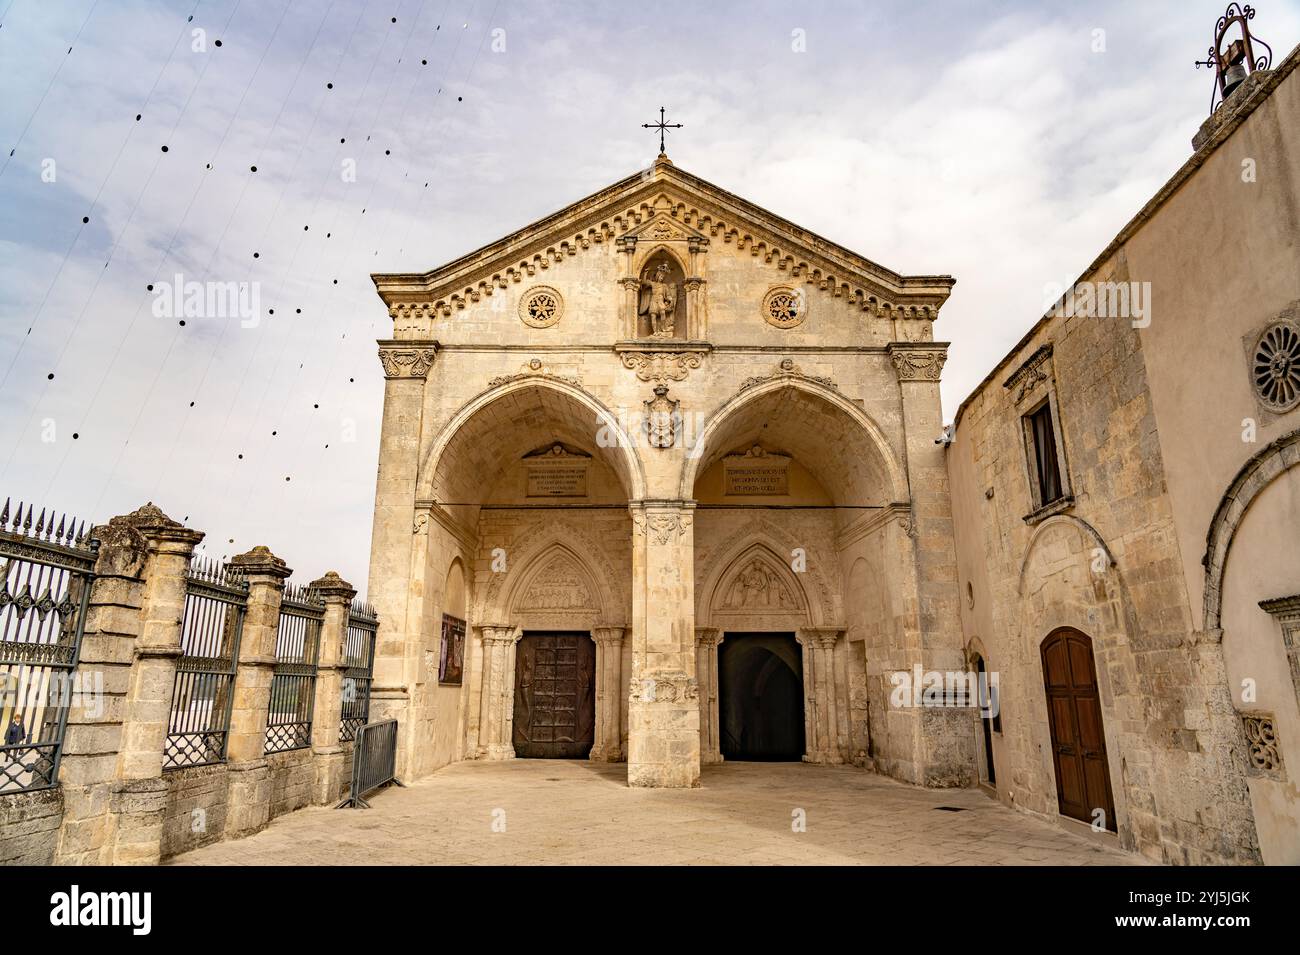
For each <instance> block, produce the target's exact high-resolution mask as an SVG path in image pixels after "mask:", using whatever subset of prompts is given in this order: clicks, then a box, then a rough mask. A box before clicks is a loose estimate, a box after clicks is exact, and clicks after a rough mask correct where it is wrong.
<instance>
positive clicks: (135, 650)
mask: <svg viewBox="0 0 1300 955" xmlns="http://www.w3.org/2000/svg"><path fill="white" fill-rule="evenodd" d="M93 534H94V536H95V537H97V538H98V539H99V540H100V541H101V542H102V547H101V550H100V553H99V558H98V560H97V562H96V565H95V572H96V574H98V575H100V576H99V577H98V578H97V579H96V580H95V583H94V585H93V586H92V588H91V594H90V607H89V610H88V618H87V621H86V632H85V637H84V639H83V640H82V650H81V661H80V664H79V666H78V680H79V681H80V685H81V687H82V688H83V690H82V692H81V693H80V694H78V698H77V699H76V700H74V701H73V705H72V708H71V710H70V712H69V714H68V728H67V736H66V739H65V742H64V755H63V759H62V763H61V765H60V769H59V772H60V785H61V786H62V788H63V790H64V798H65V807H64V826H63V830H62V831H61V832H60V836H59V844H58V847H57V848H56V850H55V858H54V861H55V862H57V863H60V864H116V865H132V864H134V865H156V864H157V863H158V861H159V858H160V855H161V846H162V830H163V815H164V811H165V809H166V804H167V783H166V781H165V780H164V779H163V775H162V759H163V749H164V747H165V746H166V743H167V728H168V725H169V722H170V719H171V701H172V691H173V689H174V687H175V683H176V661H177V658H179V657H180V655H181V621H182V619H183V617H184V613H185V574H186V571H187V570H188V568H189V562H190V558H191V556H193V553H194V548H195V546H197V545H198V543H199V542H200V541H201V540H203V533H202V532H201V531H195V530H190V529H189V528H186V527H182V526H181V525H180V524H178V523H177V522H176V521H173V520H171V519H170V518H169V517H167V515H166V514H164V513H163V512H162V511H161V510H159V509H158V508H157V507H156V506H154V505H153V504H146V505H145V506H144V507H142V508H140V509H139V510H137V511H134V512H132V513H131V514H127V515H124V516H121V517H115V518H113V519H112V520H111V521H109V523H108V524H107V525H104V526H101V527H97V528H95V530H94V531H93ZM87 688H89V690H90V691H91V692H90V694H89V695H88V694H87V693H86V689H87ZM101 688H102V695H101V694H100V692H99V691H100V690H101Z"/></svg>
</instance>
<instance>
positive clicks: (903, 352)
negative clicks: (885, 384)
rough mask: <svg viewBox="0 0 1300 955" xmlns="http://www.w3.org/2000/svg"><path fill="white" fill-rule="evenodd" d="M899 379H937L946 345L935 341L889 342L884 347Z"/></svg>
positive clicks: (946, 357) (941, 367)
mask: <svg viewBox="0 0 1300 955" xmlns="http://www.w3.org/2000/svg"><path fill="white" fill-rule="evenodd" d="M885 351H886V353H887V354H888V355H889V360H890V362H892V363H893V365H894V374H896V375H897V376H898V380H899V381H938V380H939V375H940V373H941V372H942V371H943V365H944V362H945V361H947V360H948V346H947V345H945V344H943V343H935V342H891V343H890V344H889V345H887V346H886V347H885Z"/></svg>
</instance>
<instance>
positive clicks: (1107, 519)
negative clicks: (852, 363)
mask: <svg viewBox="0 0 1300 955" xmlns="http://www.w3.org/2000/svg"><path fill="white" fill-rule="evenodd" d="M1298 62H1300V56H1298V55H1297V52H1292V53H1291V55H1290V56H1288V57H1287V58H1286V59H1285V61H1284V62H1282V63H1281V64H1279V65H1278V66H1277V67H1276V69H1274V70H1272V71H1261V72H1258V73H1255V74H1254V75H1252V77H1251V78H1250V81H1249V82H1247V83H1245V84H1243V85H1242V87H1241V88H1240V89H1239V90H1238V91H1236V92H1235V93H1234V94H1233V95H1232V96H1231V97H1230V98H1229V100H1228V101H1227V102H1226V103H1225V104H1224V105H1223V106H1221V107H1220V108H1219V110H1218V111H1217V112H1216V113H1215V114H1214V116H1213V117H1212V119H1211V120H1210V121H1208V122H1207V123H1206V125H1205V127H1203V129H1202V131H1201V133H1200V135H1198V136H1197V138H1196V140H1195V146H1196V148H1195V152H1194V154H1193V155H1192V157H1191V158H1190V159H1189V160H1188V161H1187V162H1186V163H1185V164H1184V166H1183V167H1182V168H1181V169H1179V170H1178V172H1177V173H1175V175H1174V176H1173V178H1171V179H1170V180H1169V182H1168V183H1167V184H1166V185H1165V186H1164V187H1163V188H1162V189H1161V190H1160V191H1159V192H1158V193H1156V195H1155V196H1154V197H1153V198H1152V199H1151V201H1150V202H1148V203H1147V204H1146V206H1144V207H1143V208H1142V210H1141V211H1140V212H1138V214H1137V215H1136V216H1134V218H1133V219H1132V221H1131V222H1130V223H1129V224H1128V225H1127V226H1125V228H1124V229H1123V231H1121V232H1120V234H1119V235H1118V236H1116V238H1115V240H1114V241H1113V242H1111V244H1110V245H1109V246H1108V247H1107V248H1106V249H1105V250H1103V251H1102V253H1101V254H1100V255H1099V256H1098V257H1097V259H1096V260H1095V261H1094V262H1093V263H1092V265H1090V266H1089V267H1088V269H1087V270H1086V271H1085V272H1084V273H1083V275H1082V276H1080V279H1079V281H1078V283H1077V284H1076V286H1075V290H1082V291H1086V292H1089V293H1092V292H1095V293H1096V294H1095V296H1094V298H1093V303H1094V304H1093V305H1092V306H1091V307H1082V306H1086V305H1087V302H1086V301H1084V300H1083V297H1082V296H1080V295H1078V294H1077V292H1076V294H1075V295H1074V301H1073V303H1071V302H1062V303H1061V307H1058V308H1055V309H1053V310H1051V311H1050V312H1049V313H1048V315H1046V316H1045V317H1044V318H1043V319H1042V320H1040V321H1039V322H1038V323H1037V324H1036V325H1035V326H1034V327H1033V328H1032V329H1031V330H1030V331H1029V333H1028V334H1027V335H1026V336H1025V337H1024V339H1022V340H1021V342H1020V344H1019V345H1018V346H1017V347H1016V348H1015V349H1014V350H1013V351H1012V352H1011V353H1010V354H1009V355H1007V356H1006V358H1005V359H1003V361H1002V362H1001V363H1000V364H999V365H998V366H997V367H996V368H995V369H993V371H992V372H990V374H989V376H988V377H987V378H986V379H985V381H984V382H983V384H981V385H980V386H979V387H978V388H977V389H976V390H975V392H974V393H973V394H972V395H971V396H970V397H969V398H967V399H966V400H965V401H964V402H963V403H962V405H961V407H960V409H959V410H958V412H957V416H956V428H955V438H954V440H953V443H952V445H951V446H950V447H949V449H948V468H949V475H950V480H951V483H952V501H953V512H954V521H955V525H956V540H957V561H958V577H959V582H960V587H961V590H962V598H963V599H962V607H961V619H962V633H963V645H964V646H965V647H966V649H967V652H968V654H969V656H970V660H971V662H972V665H979V666H983V667H985V668H987V669H988V670H990V671H995V672H998V673H999V675H1000V680H1001V691H1002V692H1001V704H1002V705H1001V707H1000V710H1001V712H1000V714H999V717H998V719H997V720H996V721H995V720H993V719H989V720H986V721H985V725H983V726H981V728H980V731H979V732H978V733H977V734H976V740H977V745H978V747H979V760H978V772H979V776H980V780H981V782H982V783H983V784H985V785H988V786H989V787H991V788H993V789H994V790H995V791H996V793H997V795H998V798H1000V799H1001V800H1002V801H1004V802H1006V803H1008V804H1010V805H1013V806H1017V807H1019V808H1021V809H1026V810H1029V811H1031V812H1035V813H1039V814H1043V815H1045V816H1048V817H1058V816H1059V817H1060V818H1062V819H1065V820H1068V819H1069V818H1070V816H1072V815H1073V816H1076V817H1078V816H1084V817H1086V818H1088V820H1089V821H1091V818H1092V813H1093V811H1094V810H1095V809H1096V808H1105V809H1106V810H1107V812H1106V821H1105V826H1106V828H1108V829H1110V830H1112V831H1115V830H1118V837H1119V840H1120V842H1121V843H1122V844H1123V845H1124V846H1125V847H1127V848H1132V849H1136V850H1138V851H1140V852H1142V853H1143V854H1145V855H1148V856H1150V857H1152V858H1153V859H1158V860H1164V861H1169V862H1190V863H1201V862H1245V861H1255V860H1259V859H1262V861H1264V862H1269V863H1290V864H1295V863H1297V862H1300V796H1298V795H1297V791H1296V776H1295V772H1296V768H1297V766H1300V711H1298V710H1297V700H1298V699H1300V659H1298V656H1297V655H1298V654H1300V639H1298V638H1297V633H1298V632H1300V596H1298V595H1300V468H1297V467H1296V465H1297V464H1300V217H1298V216H1297V205H1298V203H1297V199H1298V197H1300V132H1298V130H1297V124H1296V119H1297V117H1300V77H1297V76H1295V75H1294V72H1295V69H1296V66H1297V63H1298ZM1123 295H1127V296H1129V297H1130V302H1129V308H1128V310H1127V312H1124V311H1122V310H1121V311H1120V312H1119V313H1118V314H1117V311H1116V309H1115V307H1114V305H1115V303H1116V297H1117V296H1123ZM1139 296H1140V297H1142V299H1143V300H1142V302H1141V305H1140V307H1135V305H1134V302H1135V301H1136V299H1137V297H1139ZM1121 304H1122V303H1121ZM1103 306H1105V307H1103ZM1067 657H1069V659H1068V660H1067V659H1066V658H1067ZM1062 664H1066V665H1065V666H1062ZM1090 668H1091V672H1089V669H1090ZM1049 671H1050V672H1049ZM1045 679H1047V680H1049V682H1050V683H1051V686H1050V687H1048V688H1047V689H1045V685H1044V683H1045ZM1049 701H1050V702H1049ZM1080 714H1082V716H1081V715H1080ZM1072 723H1078V724H1079V726H1080V729H1078V730H1076V729H1075V728H1074V727H1073V726H1072V725H1071V724H1072ZM1089 723H1091V724H1092V725H1085V724H1089ZM1066 750H1070V751H1071V752H1066Z"/></svg>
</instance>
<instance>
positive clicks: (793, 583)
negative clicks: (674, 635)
mask: <svg viewBox="0 0 1300 955" xmlns="http://www.w3.org/2000/svg"><path fill="white" fill-rule="evenodd" d="M746 536H747V538H748V539H747V540H746V541H744V542H742V543H740V544H739V546H733V547H730V548H728V550H729V551H730V553H729V554H724V555H722V557H721V559H719V560H717V561H716V562H715V564H716V566H715V567H714V568H713V569H712V570H711V571H709V572H708V573H707V576H706V577H705V578H704V580H703V581H702V586H701V589H700V601H701V603H700V610H699V615H700V616H699V619H700V620H701V621H702V622H703V623H704V624H705V625H703V626H697V627H696V630H695V641H696V673H697V676H698V679H699V684H700V690H701V692H700V759H701V762H704V763H716V762H721V761H722V758H723V757H722V748H721V744H722V733H721V713H720V707H719V699H720V686H719V668H718V648H719V646H720V645H721V644H722V642H723V641H724V640H725V639H726V634H727V633H728V632H733V633H735V632H773V633H781V632H787V633H791V632H792V633H794V635H795V640H796V642H797V643H798V644H799V647H800V653H801V656H802V662H803V667H802V669H803V688H804V707H803V712H804V742H805V746H806V753H805V755H804V760H805V761H807V762H813V763H841V762H844V757H843V754H842V752H841V747H840V745H839V736H840V732H839V726H840V715H841V714H840V709H841V704H843V705H847V700H844V699H842V697H843V696H844V692H843V688H842V687H841V685H840V684H841V683H842V682H843V681H842V680H840V679H838V677H839V676H842V674H837V669H836V662H835V649H836V645H837V643H838V642H839V641H840V640H841V639H842V638H843V635H844V629H843V627H839V626H824V625H821V624H822V623H824V621H825V614H824V610H825V608H824V607H819V612H814V610H813V607H814V606H818V605H819V604H820V603H821V601H820V600H814V599H810V594H809V592H808V585H809V583H810V582H808V581H805V580H802V579H800V578H801V577H802V575H796V574H795V573H794V572H793V571H792V570H791V569H790V567H789V566H788V565H787V564H786V563H785V562H784V561H783V560H782V559H781V557H780V556H779V554H778V552H777V551H776V550H775V549H774V547H773V546H772V544H771V543H769V542H768V540H765V539H763V537H764V536H766V535H763V534H761V533H760V532H759V531H758V529H755V528H749V529H747V535H746ZM813 583H814V584H815V583H816V582H813ZM819 596H820V595H819Z"/></svg>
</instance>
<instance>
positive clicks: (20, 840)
mask: <svg viewBox="0 0 1300 955" xmlns="http://www.w3.org/2000/svg"><path fill="white" fill-rule="evenodd" d="M62 822H63V790H61V789H57V788H56V789H43V790H38V791H37V792H30V793H14V794H12V795H7V796H0V865H50V864H51V863H52V862H53V861H54V851H55V849H56V848H57V847H58V844H59V826H60V825H61V824H62Z"/></svg>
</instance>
